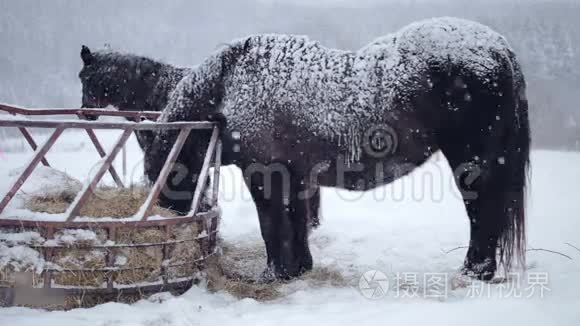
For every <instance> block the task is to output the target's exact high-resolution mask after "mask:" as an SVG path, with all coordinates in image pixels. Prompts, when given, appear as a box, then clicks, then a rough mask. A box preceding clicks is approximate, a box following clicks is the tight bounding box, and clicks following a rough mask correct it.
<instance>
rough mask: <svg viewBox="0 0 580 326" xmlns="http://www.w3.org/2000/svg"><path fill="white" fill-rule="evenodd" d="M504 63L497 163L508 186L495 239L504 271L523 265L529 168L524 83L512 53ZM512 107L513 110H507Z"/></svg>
mask: <svg viewBox="0 0 580 326" xmlns="http://www.w3.org/2000/svg"><path fill="white" fill-rule="evenodd" d="M507 59H508V60H507V61H508V63H509V66H510V68H511V69H510V70H511V75H512V78H508V80H509V83H508V84H507V85H505V86H504V90H505V92H506V93H507V94H504V100H505V101H508V102H509V103H506V106H505V107H504V108H510V110H505V111H504V113H505V115H506V116H505V117H504V118H505V120H506V121H504V122H505V124H504V144H505V145H504V146H505V147H504V150H503V154H502V155H503V159H502V160H501V163H502V164H503V165H504V166H503V168H504V172H505V173H503V174H502V176H503V177H505V178H506V180H504V182H506V183H505V185H509V188H508V189H506V190H507V194H506V196H505V197H504V198H505V202H504V207H503V209H504V210H505V215H504V216H505V221H503V222H504V223H503V225H502V229H501V232H500V235H499V239H498V248H499V256H500V260H499V263H500V264H502V265H503V266H504V268H505V270H506V271H509V270H510V269H511V267H512V263H514V262H516V263H518V264H520V265H521V266H522V267H525V253H526V226H525V224H526V218H525V215H526V214H525V210H526V207H525V206H526V192H527V186H528V181H529V178H528V172H529V167H530V144H531V138H530V122H529V119H528V100H527V98H526V84H525V80H524V75H523V73H522V71H521V68H520V66H519V63H518V61H517V60H516V57H515V54H514V53H513V52H511V51H509V52H508V58H507ZM511 108H513V110H511Z"/></svg>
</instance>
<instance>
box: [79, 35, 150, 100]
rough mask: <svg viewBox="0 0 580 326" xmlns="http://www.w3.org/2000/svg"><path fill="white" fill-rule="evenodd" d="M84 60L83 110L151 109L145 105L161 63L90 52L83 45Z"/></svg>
mask: <svg viewBox="0 0 580 326" xmlns="http://www.w3.org/2000/svg"><path fill="white" fill-rule="evenodd" d="M81 59H82V61H83V67H82V69H81V71H80V73H79V78H80V80H81V82H82V108H103V107H107V106H114V107H115V108H117V109H118V110H122V111H126V110H128V111H141V110H150V108H149V107H146V105H145V103H146V102H147V98H148V96H149V95H150V93H151V92H152V90H153V88H154V86H155V85H156V83H157V81H158V78H159V77H158V74H157V73H158V71H159V68H160V65H161V64H160V63H157V62H155V61H153V60H150V59H147V58H144V57H139V56H136V55H131V54H121V53H117V52H111V51H98V52H91V50H90V49H89V48H88V47H87V46H84V45H83V47H82V49H81Z"/></svg>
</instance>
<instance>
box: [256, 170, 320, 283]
mask: <svg viewBox="0 0 580 326" xmlns="http://www.w3.org/2000/svg"><path fill="white" fill-rule="evenodd" d="M245 180H246V183H247V185H248V188H249V189H250V192H251V193H252V197H253V199H254V202H255V203H256V209H257V211H258V217H259V219H260V228H261V232H262V238H263V239H264V243H265V245H266V252H267V259H268V260H267V263H268V266H267V268H266V271H265V272H264V274H263V275H262V279H263V280H264V281H270V280H273V279H274V278H278V279H290V278H293V277H297V276H300V275H301V274H302V273H304V272H305V271H308V270H310V269H311V268H312V256H311V254H310V250H309V248H308V228H309V223H308V213H309V207H308V205H309V202H308V198H304V196H303V191H304V189H305V188H304V185H303V184H302V182H301V181H302V179H301V178H298V177H297V176H292V175H291V172H290V170H288V169H280V168H279V166H277V168H276V169H275V170H273V169H267V170H265V171H264V170H263V171H260V173H257V172H255V171H254V173H250V175H246V176H245Z"/></svg>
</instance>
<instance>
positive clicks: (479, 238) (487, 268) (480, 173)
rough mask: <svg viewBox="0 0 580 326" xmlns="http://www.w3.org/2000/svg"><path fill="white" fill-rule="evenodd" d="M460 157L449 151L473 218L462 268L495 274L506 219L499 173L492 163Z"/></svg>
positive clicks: (474, 273)
mask: <svg viewBox="0 0 580 326" xmlns="http://www.w3.org/2000/svg"><path fill="white" fill-rule="evenodd" d="M473 157H478V156H477V155H473V156H471V157H470V158H467V157H466V160H458V159H457V158H456V157H453V156H452V155H448V161H449V163H450V165H451V168H452V170H453V173H454V177H455V181H456V184H457V187H458V188H459V191H460V192H461V195H462V197H463V202H464V204H465V208H466V211H467V215H468V217H469V222H470V241H469V249H468V251H467V256H466V258H465V262H464V267H463V272H464V273H466V274H468V275H470V276H472V277H475V278H478V279H481V280H490V279H491V278H493V276H494V274H495V272H496V269H497V261H496V248H497V244H498V240H499V237H500V234H501V229H502V228H501V224H502V223H503V219H504V218H503V216H502V215H503V214H504V212H502V205H501V204H500V203H502V202H503V200H504V199H503V195H504V194H503V193H502V191H501V189H500V188H499V187H498V186H497V184H498V180H497V178H498V177H499V176H495V175H494V174H493V173H490V170H489V164H487V163H488V162H486V163H485V164H484V163H482V162H480V160H474V159H473Z"/></svg>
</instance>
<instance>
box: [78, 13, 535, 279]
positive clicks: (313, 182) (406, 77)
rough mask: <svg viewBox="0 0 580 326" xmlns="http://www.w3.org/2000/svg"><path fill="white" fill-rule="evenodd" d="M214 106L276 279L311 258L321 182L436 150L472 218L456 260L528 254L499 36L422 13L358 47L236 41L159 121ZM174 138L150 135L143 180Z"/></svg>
mask: <svg viewBox="0 0 580 326" xmlns="http://www.w3.org/2000/svg"><path fill="white" fill-rule="evenodd" d="M85 66H86V63H85ZM85 69H86V70H88V68H87V67H85V68H83V70H85ZM90 75H91V74H90V73H88V72H86V73H85V75H84V77H83V73H82V72H81V79H82V80H83V92H84V94H85V95H88V96H84V97H83V98H85V97H88V103H84V104H87V106H94V105H95V104H99V102H95V99H96V98H102V93H100V94H99V95H96V94H97V93H98V92H94V91H91V90H94V89H95V86H94V85H93V83H94V82H91V81H90V79H91V77H90ZM146 77H147V76H144V78H146ZM97 79H98V78H97ZM111 85H117V86H119V87H120V88H123V87H124V85H119V84H115V83H112V84H111ZM91 92H92V93H91ZM117 93H119V91H117ZM90 94H92V95H90ZM109 94H110V93H109ZM91 96H93V97H92V98H91ZM109 96H110V95H109ZM160 102H161V101H160ZM217 117H219V120H220V121H225V131H224V133H223V135H222V137H223V142H224V153H223V160H224V164H236V165H237V166H239V167H240V168H241V169H242V172H243V174H244V178H245V181H246V183H247V186H248V188H249V190H250V192H251V194H252V196H253V199H254V201H255V203H256V207H257V210H258V216H259V219H260V226H261V231H262V236H263V238H264V241H265V245H266V251H267V256H268V267H267V269H266V271H270V272H273V273H272V275H275V276H276V277H278V278H291V277H295V276H298V275H300V274H302V273H303V272H305V271H307V270H309V269H311V268H312V263H313V262H312V257H311V255H310V251H309V247H308V227H307V224H308V223H307V216H308V215H309V214H313V212H312V207H311V205H309V201H310V202H311V201H312V200H313V198H314V200H315V201H316V202H318V196H319V191H318V189H319V187H320V186H326V187H338V188H344V189H350V190H369V189H373V188H375V187H378V186H381V185H384V184H388V183H390V182H392V181H394V180H396V179H397V178H400V177H401V176H404V175H406V174H408V173H409V172H411V171H412V170H413V169H414V168H416V167H418V166H420V165H421V164H423V163H424V162H425V161H426V160H427V159H428V158H429V157H430V156H431V155H432V154H433V153H435V152H436V151H439V150H440V151H442V152H443V153H444V155H445V156H446V158H447V160H448V161H449V163H450V165H451V168H452V169H453V171H454V173H455V178H456V183H457V186H458V188H459V189H460V190H461V191H462V194H463V197H464V203H465V207H466V210H467V214H468V216H469V221H470V226H471V240H470V243H469V249H468V252H467V257H466V259H465V263H464V271H465V272H466V273H467V274H468V275H471V276H473V277H477V278H479V279H484V280H489V279H491V278H492V277H493V275H494V273H495V272H496V269H497V268H498V265H499V264H501V263H503V264H504V265H505V267H506V268H507V269H509V268H510V267H511V266H512V265H513V264H512V263H513V262H514V261H519V262H522V261H523V259H524V256H525V255H524V254H525V217H524V216H525V214H524V212H525V203H524V199H525V189H526V179H527V176H526V172H527V169H528V166H529V149H530V130H529V121H528V104H527V100H526V94H525V82H524V77H523V74H522V71H521V69H520V66H519V64H518V61H517V60H516V58H515V55H514V53H513V51H512V50H511V49H510V47H509V45H508V43H507V42H506V40H505V39H504V38H503V37H502V36H501V35H499V34H497V33H496V32H494V31H492V30H491V29H489V28H488V27H485V26H483V25H480V24H478V23H474V22H470V21H465V20H461V19H455V18H439V19H431V20H427V21H421V22H417V23H413V24H411V25H409V26H406V27H404V28H403V29H401V30H400V31H398V32H397V33H394V34H391V35H388V36H385V37H383V38H380V39H378V40H376V41H374V42H372V43H371V44H369V45H368V46H366V47H364V48H362V49H360V50H358V51H356V52H349V51H340V50H334V49H329V48H326V47H324V46H322V45H320V44H319V43H317V42H313V41H310V40H309V39H308V38H306V37H301V36H288V35H254V36H250V37H246V38H243V39H239V40H236V41H233V42H231V43H230V44H229V45H228V46H225V47H223V48H222V49H220V50H219V51H217V52H216V53H214V54H212V55H211V56H210V57H208V58H207V59H206V60H205V61H204V62H203V63H202V64H200V65H199V66H197V67H195V68H194V69H193V70H191V72H190V73H189V74H186V75H185V76H184V77H183V79H182V80H181V81H180V82H179V83H178V84H177V86H176V88H175V90H174V92H173V93H172V95H171V96H170V98H169V99H168V100H167V105H166V107H165V109H164V110H163V114H162V116H161V117H160V120H162V121H182V120H185V121H190V120H208V119H210V120H212V119H217ZM175 137H176V134H175V133H174V132H168V131H163V132H160V133H159V134H157V135H156V136H155V138H154V139H153V140H152V144H151V146H147V148H146V164H145V165H146V167H145V168H146V174H147V175H148V176H149V178H150V179H151V180H154V179H156V177H157V176H158V174H159V171H160V169H161V166H162V165H163V162H164V160H165V158H166V157H167V155H168V152H169V149H170V147H171V144H172V143H173V140H174V139H175ZM190 138H193V139H190V140H191V142H190V144H188V145H186V146H188V147H186V149H187V153H186V154H185V155H182V156H181V157H180V158H179V159H178V161H179V162H181V163H183V164H185V165H186V166H190V167H191V169H193V170H196V171H197V170H199V167H200V165H201V156H200V155H199V153H200V152H203V150H201V149H200V147H199V146H202V147H201V148H205V146H206V144H207V141H208V138H209V134H205V135H203V136H198V135H197V134H196V135H195V136H191V137H190ZM202 143H203V145H202ZM191 183H192V181H191V180H189V179H187V180H183V182H181V183H180V184H178V185H171V186H173V187H175V186H177V188H179V187H186V188H187V187H190V186H189V184H191ZM186 184H187V185H186ZM168 186H169V185H168ZM385 214H388V212H385ZM353 223H356V221H354V220H353ZM347 231H348V230H345V232H347Z"/></svg>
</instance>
